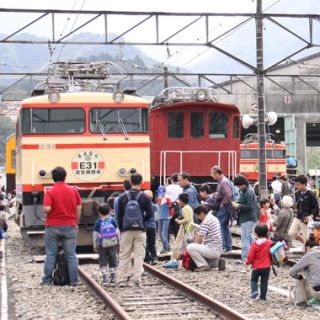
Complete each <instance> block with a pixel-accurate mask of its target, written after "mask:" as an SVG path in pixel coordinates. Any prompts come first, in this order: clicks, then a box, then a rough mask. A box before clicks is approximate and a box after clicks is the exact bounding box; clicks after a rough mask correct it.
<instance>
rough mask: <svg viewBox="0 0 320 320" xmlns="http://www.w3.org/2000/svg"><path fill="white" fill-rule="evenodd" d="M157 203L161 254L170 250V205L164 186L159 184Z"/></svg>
mask: <svg viewBox="0 0 320 320" xmlns="http://www.w3.org/2000/svg"><path fill="white" fill-rule="evenodd" d="M157 204H158V208H159V221H158V223H159V235H160V239H161V242H162V247H163V248H162V250H161V252H160V253H161V254H164V253H167V252H169V251H170V243H169V224H170V218H171V216H170V207H171V199H170V198H169V197H168V196H167V195H166V188H165V187H164V186H159V188H158V199H157Z"/></svg>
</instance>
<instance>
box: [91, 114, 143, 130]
mask: <svg viewBox="0 0 320 320" xmlns="http://www.w3.org/2000/svg"><path fill="white" fill-rule="evenodd" d="M90 131H91V132H93V133H101V132H103V133H104V132H106V133H108V132H109V133H110V132H111V133H112V132H113V133H116V132H117V133H119V132H128V133H134V132H147V131H148V110H147V109H141V108H121V109H120V108H94V109H91V111H90Z"/></svg>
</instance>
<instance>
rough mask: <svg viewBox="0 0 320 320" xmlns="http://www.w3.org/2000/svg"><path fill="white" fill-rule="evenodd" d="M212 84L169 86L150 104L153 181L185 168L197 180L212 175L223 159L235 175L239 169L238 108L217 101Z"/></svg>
mask: <svg viewBox="0 0 320 320" xmlns="http://www.w3.org/2000/svg"><path fill="white" fill-rule="evenodd" d="M216 96H217V95H216V92H215V91H214V90H213V89H211V88H190V87H184V88H167V89H165V90H163V91H162V92H161V94H160V95H159V96H157V97H155V98H154V100H153V102H152V105H151V108H150V123H149V125H150V138H151V176H152V178H153V182H154V183H155V184H158V183H161V184H163V183H164V182H165V179H166V177H168V176H170V175H172V174H173V173H175V172H181V171H187V172H188V173H189V174H190V175H191V176H192V179H193V181H194V182H196V183H202V182H205V181H208V180H209V175H210V168H211V167H212V166H213V165H219V166H220V167H221V168H222V169H223V171H224V172H225V174H226V175H228V176H229V177H231V178H233V177H234V176H235V175H236V174H237V173H238V172H239V158H240V113H239V110H238V108H237V107H236V106H234V105H230V104H224V103H220V102H217V99H216Z"/></svg>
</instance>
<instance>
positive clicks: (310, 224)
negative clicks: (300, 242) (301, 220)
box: [307, 217, 314, 239]
mask: <svg viewBox="0 0 320 320" xmlns="http://www.w3.org/2000/svg"><path fill="white" fill-rule="evenodd" d="M313 223H314V221H313V219H312V217H309V220H308V224H307V239H309V236H310V233H312V225H313Z"/></svg>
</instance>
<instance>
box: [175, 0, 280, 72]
mask: <svg viewBox="0 0 320 320" xmlns="http://www.w3.org/2000/svg"><path fill="white" fill-rule="evenodd" d="M280 1H281V0H276V1H274V2H273V3H272V4H270V5H269V6H268V7H266V8H265V9H264V10H263V12H265V11H267V10H269V9H270V8H272V7H273V6H275V5H276V4H277V3H279V2H280ZM250 21H251V19H247V21H246V22H244V23H243V24H241V25H238V26H237V27H235V28H234V29H233V30H232V31H230V32H229V33H228V34H226V35H225V36H224V37H222V38H220V39H218V41H217V42H215V43H219V42H221V41H223V40H225V39H226V38H227V37H229V36H230V35H232V34H233V33H234V32H236V31H238V30H239V29H240V28H242V27H243V26H245V25H247V24H248V23H249V22H250ZM188 47H189V46H188ZM211 49H212V48H206V49H205V50H203V51H202V52H200V53H199V52H198V53H197V54H196V55H195V56H193V57H192V58H191V59H189V60H187V61H186V62H185V63H183V64H182V65H180V66H179V68H182V67H184V66H186V65H187V64H189V63H190V62H192V61H193V60H195V59H197V58H199V57H200V56H202V55H203V54H205V53H206V52H208V51H209V50H211Z"/></svg>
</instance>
